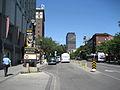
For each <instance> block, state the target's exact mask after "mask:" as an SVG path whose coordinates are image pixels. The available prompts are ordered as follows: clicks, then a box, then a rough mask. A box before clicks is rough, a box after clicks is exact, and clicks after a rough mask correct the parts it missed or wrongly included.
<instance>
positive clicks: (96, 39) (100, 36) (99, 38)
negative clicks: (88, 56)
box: [86, 33, 114, 53]
mask: <svg viewBox="0 0 120 90" xmlns="http://www.w3.org/2000/svg"><path fill="white" fill-rule="evenodd" d="M112 39H114V36H112V35H110V34H107V33H96V34H94V35H93V36H92V38H91V39H90V40H88V41H87V44H86V45H87V46H90V47H92V50H93V53H95V52H96V46H100V45H101V43H103V42H107V41H109V40H112Z"/></svg>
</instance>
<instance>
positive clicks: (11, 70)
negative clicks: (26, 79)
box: [0, 64, 46, 83]
mask: <svg viewBox="0 0 120 90" xmlns="http://www.w3.org/2000/svg"><path fill="white" fill-rule="evenodd" d="M45 65H46V64H42V65H40V66H39V67H40V68H42V67H44V66H45ZM23 68H24V67H23V64H20V65H17V66H12V67H9V68H8V76H7V77H4V70H3V69H2V70H0V83H1V82H3V81H5V80H7V79H9V78H11V77H13V76H15V75H17V74H19V73H20V72H21V71H22V70H23Z"/></svg>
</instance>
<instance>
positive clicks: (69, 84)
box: [44, 62, 120, 90]
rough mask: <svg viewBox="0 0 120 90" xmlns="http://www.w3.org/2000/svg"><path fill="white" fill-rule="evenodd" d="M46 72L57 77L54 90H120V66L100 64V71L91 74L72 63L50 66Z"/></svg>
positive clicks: (98, 68) (98, 67) (98, 66)
mask: <svg viewBox="0 0 120 90" xmlns="http://www.w3.org/2000/svg"><path fill="white" fill-rule="evenodd" d="M89 65H90V62H88V66H89ZM111 68H112V69H111ZM44 70H45V71H47V72H49V73H52V74H53V75H54V76H55V78H56V80H55V83H54V84H55V85H54V86H55V87H54V90H120V86H119V83H120V66H115V65H107V64H103V63H98V64H97V70H98V71H97V72H90V71H88V70H84V69H81V68H80V66H79V65H78V64H74V63H73V62H72V63H59V64H57V65H49V66H47V67H46V68H44ZM112 71H113V72H112Z"/></svg>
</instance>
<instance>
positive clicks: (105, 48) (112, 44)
mask: <svg viewBox="0 0 120 90" xmlns="http://www.w3.org/2000/svg"><path fill="white" fill-rule="evenodd" d="M97 50H98V51H102V52H104V53H112V54H120V32H118V33H116V34H115V38H114V39H113V40H110V41H108V42H103V43H102V44H101V45H100V46H98V47H97Z"/></svg>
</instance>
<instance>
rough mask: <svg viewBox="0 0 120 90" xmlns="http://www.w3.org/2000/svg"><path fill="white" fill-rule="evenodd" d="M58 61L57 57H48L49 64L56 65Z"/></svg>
mask: <svg viewBox="0 0 120 90" xmlns="http://www.w3.org/2000/svg"><path fill="white" fill-rule="evenodd" d="M56 63H57V61H56V58H55V57H50V58H49V59H48V65H50V64H54V65H56Z"/></svg>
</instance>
